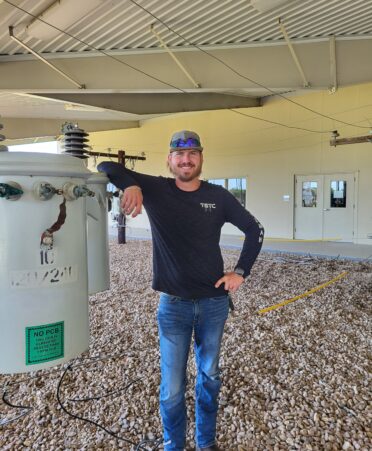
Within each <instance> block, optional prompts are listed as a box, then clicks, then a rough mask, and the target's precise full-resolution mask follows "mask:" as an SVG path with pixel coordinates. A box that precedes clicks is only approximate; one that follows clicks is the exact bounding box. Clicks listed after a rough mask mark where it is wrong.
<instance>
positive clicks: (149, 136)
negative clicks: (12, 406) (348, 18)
mask: <svg viewBox="0 0 372 451" xmlns="http://www.w3.org/2000/svg"><path fill="white" fill-rule="evenodd" d="M289 98H290V99H291V100H293V101H296V102H298V103H301V104H303V105H305V106H306V107H308V108H312V109H314V110H316V111H318V112H321V113H322V114H324V115H327V116H332V117H333V118H336V119H338V120H342V121H345V122H348V123H352V124H357V125H361V126H364V127H369V125H370V124H369V121H368V118H372V83H371V84H365V85H358V86H352V87H348V88H343V89H340V90H338V91H337V92H336V93H335V94H329V93H328V92H327V91H323V92H318V93H309V94H306V95H302V96H291V97H289ZM237 111H238V112H239V113H243V114H247V115H252V116H257V117H259V118H263V119H265V120H269V121H273V122H280V123H284V124H287V125H288V126H292V127H293V126H295V127H300V128H304V129H308V130H315V131H316V132H309V131H305V130H297V129H291V128H286V127H282V126H279V125H275V124H269V123H266V122H261V121H258V120H256V119H253V118H249V117H246V116H243V115H241V114H237V113H234V112H232V111H228V110H227V111H226V110H218V111H210V112H197V113H182V114H174V115H169V116H162V117H160V118H156V119H151V120H148V121H144V122H142V123H141V126H140V127H139V128H136V129H129V130H117V131H107V132H97V133H92V134H91V135H90V144H91V145H92V146H93V148H94V150H95V151H100V150H101V151H106V150H107V148H109V147H110V148H112V149H113V152H116V151H117V150H118V149H122V150H125V151H126V153H127V155H138V154H140V152H145V153H146V161H145V162H137V163H136V164H135V170H138V171H140V172H144V173H148V174H155V175H168V171H167V168H166V163H165V162H166V157H167V152H168V145H169V140H170V136H171V135H172V133H173V132H174V131H177V130H182V129H190V130H195V131H197V132H198V133H199V134H200V136H201V139H202V143H203V146H204V170H203V174H202V176H203V177H204V178H207V179H208V178H221V177H226V178H229V177H247V209H248V210H250V211H251V212H252V213H253V214H254V215H255V216H256V217H257V218H258V219H259V220H260V221H261V222H262V224H263V225H264V226H265V229H266V236H268V237H277V238H293V230H294V220H293V216H294V176H295V174H297V175H306V174H327V173H336V172H340V173H343V172H349V173H356V175H357V176H358V177H357V178H358V185H357V202H356V208H357V224H356V225H357V228H356V230H355V242H358V243H364V244H372V240H371V239H367V234H372V195H371V193H372V146H371V144H369V143H363V144H352V145H343V146H337V147H336V148H334V147H331V146H330V145H329V140H330V138H331V133H330V132H331V130H335V129H337V130H338V132H339V133H340V135H341V137H350V136H360V135H367V134H368V132H369V130H368V128H356V127H352V126H349V125H344V124H341V123H338V122H337V121H334V120H332V119H328V118H325V117H320V116H319V115H317V114H315V113H313V112H311V111H307V110H304V109H302V108H300V107H299V106H297V105H295V104H293V103H290V102H288V101H286V100H284V99H281V98H279V97H268V98H267V99H266V100H265V101H264V103H263V106H262V107H259V108H249V109H240V110H237ZM319 131H325V133H319ZM284 195H289V196H290V201H289V202H288V201H284V200H283V196H284ZM134 221H135V220H132V221H131V223H132V225H133V226H134V225H135V222H134ZM145 223H146V221H144V219H143V218H142V219H140V220H139V222H138V224H140V226H141V227H143V225H144V224H145ZM224 232H225V233H236V232H237V231H236V230H233V229H232V228H231V227H227V228H225V229H224Z"/></svg>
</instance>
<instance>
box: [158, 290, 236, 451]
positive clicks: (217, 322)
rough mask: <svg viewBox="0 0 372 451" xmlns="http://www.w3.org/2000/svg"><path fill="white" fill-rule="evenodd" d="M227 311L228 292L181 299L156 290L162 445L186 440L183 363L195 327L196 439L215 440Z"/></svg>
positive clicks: (180, 447)
mask: <svg viewBox="0 0 372 451" xmlns="http://www.w3.org/2000/svg"><path fill="white" fill-rule="evenodd" d="M228 311H229V298H228V296H219V297H215V298H202V299H191V300H190V299H182V298H180V297H177V296H171V295H168V294H165V293H162V294H161V295H160V304H159V310H158V325H159V338H160V358H161V362H160V366H161V385H160V414H161V417H162V422H163V429H164V449H165V450H167V451H171V450H172V451H175V450H177V451H182V450H183V449H184V448H185V442H186V424H187V419H186V403H185V390H186V368H187V359H188V355H189V349H190V343H191V338H192V333H193V332H194V341H195V358H196V366H197V371H198V374H197V379H196V388H195V398H196V399H195V404H196V405H195V413H196V442H197V444H198V446H199V447H200V448H205V447H207V446H211V445H213V444H214V443H215V440H216V419H217V410H218V399H217V398H218V394H219V391H220V387H221V381H220V370H219V366H218V361H219V354H220V347H221V340H222V334H223V329H224V325H225V322H226V319H227V316H228Z"/></svg>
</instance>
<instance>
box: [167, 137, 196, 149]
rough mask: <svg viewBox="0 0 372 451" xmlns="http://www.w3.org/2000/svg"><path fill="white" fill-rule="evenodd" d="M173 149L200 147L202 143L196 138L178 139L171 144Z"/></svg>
mask: <svg viewBox="0 0 372 451" xmlns="http://www.w3.org/2000/svg"><path fill="white" fill-rule="evenodd" d="M170 146H171V149H182V148H183V147H200V141H199V140H198V139H196V138H188V139H182V138H179V139H176V140H174V141H171V143H170Z"/></svg>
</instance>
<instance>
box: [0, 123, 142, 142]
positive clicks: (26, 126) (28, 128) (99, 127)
mask: <svg viewBox="0 0 372 451" xmlns="http://www.w3.org/2000/svg"><path fill="white" fill-rule="evenodd" d="M1 122H2V124H3V125H4V129H3V130H2V133H3V134H4V135H5V138H6V140H5V141H4V144H6V145H8V146H9V145H11V144H14V143H12V142H11V141H12V140H19V139H24V138H39V137H51V138H53V139H56V138H57V137H58V136H60V135H61V134H62V132H61V126H62V124H63V123H64V122H65V120H63V119H42V118H41V119H36V118H17V119H15V118H5V117H3V118H1ZM79 127H80V128H82V129H83V130H85V131H86V132H88V133H92V132H98V131H103V130H121V129H124V128H137V127H139V122H138V121H86V120H79Z"/></svg>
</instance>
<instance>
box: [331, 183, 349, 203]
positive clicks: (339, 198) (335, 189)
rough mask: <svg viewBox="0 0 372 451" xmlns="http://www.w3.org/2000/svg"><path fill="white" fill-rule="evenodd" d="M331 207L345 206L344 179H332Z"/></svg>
mask: <svg viewBox="0 0 372 451" xmlns="http://www.w3.org/2000/svg"><path fill="white" fill-rule="evenodd" d="M330 204H331V208H346V181H345V180H332V182H331V203H330Z"/></svg>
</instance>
